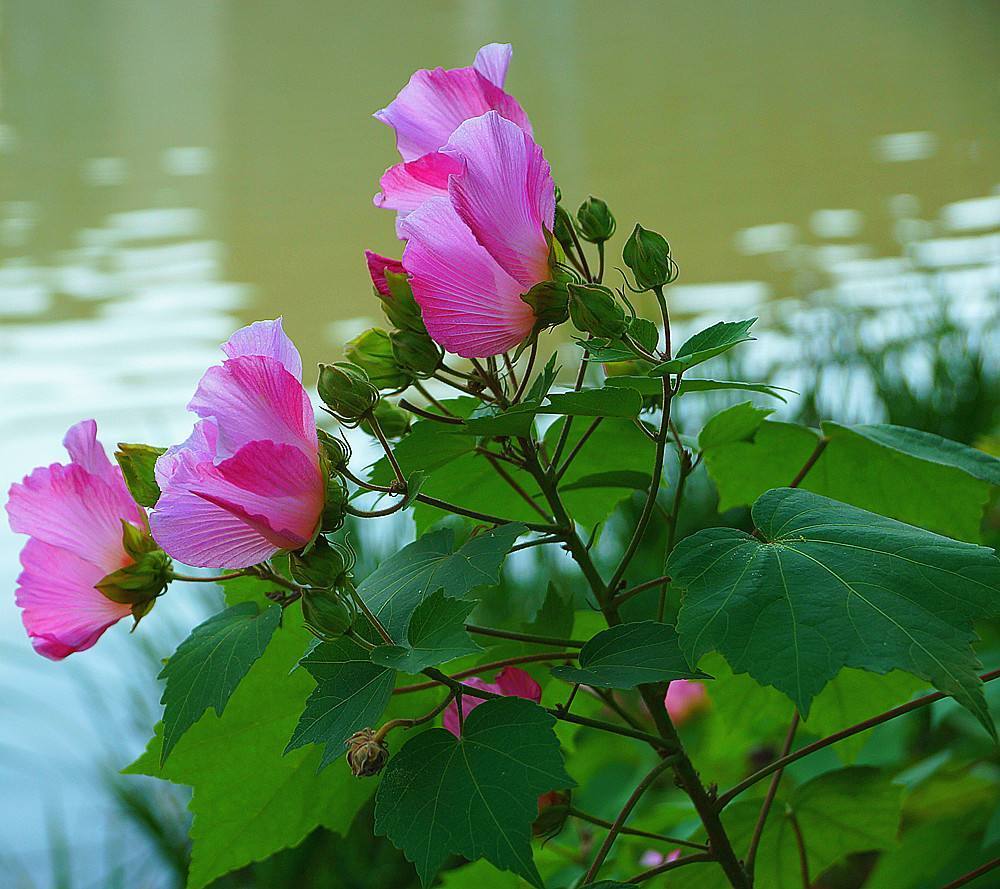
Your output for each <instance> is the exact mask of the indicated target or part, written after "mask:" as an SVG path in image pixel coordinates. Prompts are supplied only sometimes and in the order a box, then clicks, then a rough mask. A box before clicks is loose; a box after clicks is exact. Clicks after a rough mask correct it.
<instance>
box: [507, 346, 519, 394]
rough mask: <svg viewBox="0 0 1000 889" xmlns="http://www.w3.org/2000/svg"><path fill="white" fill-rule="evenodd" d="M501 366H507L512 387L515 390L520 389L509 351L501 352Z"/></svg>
mask: <svg viewBox="0 0 1000 889" xmlns="http://www.w3.org/2000/svg"><path fill="white" fill-rule="evenodd" d="M503 366H504V367H506V368H507V373H508V375H509V376H510V383H511V385H512V386H513V387H514V391H515V392H519V391H520V390H521V386H520V384H519V383H518V382H517V371H516V370H515V369H514V362H513V361H511V360H510V353H509V352H504V353H503Z"/></svg>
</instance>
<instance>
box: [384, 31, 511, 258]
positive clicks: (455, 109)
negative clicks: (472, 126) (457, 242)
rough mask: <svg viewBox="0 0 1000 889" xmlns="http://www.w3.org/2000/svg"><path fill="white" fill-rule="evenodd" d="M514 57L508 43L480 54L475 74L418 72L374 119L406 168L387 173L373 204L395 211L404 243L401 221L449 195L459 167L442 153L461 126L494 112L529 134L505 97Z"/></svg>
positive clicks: (466, 71) (468, 70)
mask: <svg viewBox="0 0 1000 889" xmlns="http://www.w3.org/2000/svg"><path fill="white" fill-rule="evenodd" d="M512 52H513V51H512V49H511V46H510V44H509V43H505V44H500V43H491V44H489V45H488V46H484V47H483V48H482V49H480V50H479V52H478V53H476V60H475V63H474V64H473V66H472V67H471V68H455V69H452V70H450V71H446V70H445V69H443V68H436V69H434V70H433V71H427V70H422V71H417V72H416V73H415V74H414V75H413V76H412V77H411V78H410V82H409V83H408V84H407V85H406V86H405V87H403V89H402V90H401V91H400V93H399V95H398V96H396V98H395V99H394V100H393V101H392V103H391V104H390V105H389V106H388V107H387V108H383V109H382V110H381V111H377V112H376V113H375V117H376V119H378V120H380V121H382V122H383V123H386V124H388V125H389V126H391V127H392V128H393V129H394V130H395V131H396V147H397V148H398V149H399V153H400V155H401V156H402V158H403V163H401V164H397V165H396V166H394V167H390V168H389V169H388V170H386V172H385V174H384V175H383V176H382V179H381V181H380V183H379V184H380V186H381V188H382V190H381V191H380V192H379V193H378V194H377V195H375V198H374V202H375V206H376V207H384V208H386V209H390V210H396V211H397V218H396V225H397V234H398V235H399V236H400V237H401V238H402V237H404V235H403V234H402V232H401V230H400V229H401V226H400V223H401V222H402V220H403V218H405V216H406V215H407V214H408V213H410V212H412V211H413V210H415V209H416V208H417V207H419V206H420V205H421V204H422V203H423V202H424V201H426V200H427V199H428V198H431V197H435V196H442V197H443V196H444V195H446V194H447V191H448V176H449V175H450V174H452V173H457V172H459V171H460V169H461V166H460V164H458V163H457V162H456V161H455V160H454V159H453V158H450V157H448V156H447V155H446V154H442V153H440V149H441V148H442V147H443V146H444V145H445V143H447V141H448V140H449V139H450V138H451V135H452V133H454V132H455V130H456V129H458V127H459V125H461V124H462V123H463V122H464V121H466V120H470V119H472V118H474V117H479V116H480V115H482V114H485V113H486V112H487V111H496V112H498V113H499V114H500V115H502V116H503V117H505V118H506V119H507V120H510V121H513V122H514V123H515V124H517V125H518V126H519V127H521V128H522V129H523V130H524V131H525V132H527V133H529V134H530V133H531V123H530V122H529V121H528V116H527V115H526V114H525V113H524V110H523V109H522V108H521V106H520V105H519V104H518V103H517V100H515V99H514V98H513V97H511V96H509V95H508V94H507V93H505V92H504V91H503V85H504V81H505V80H506V78H507V68H508V66H509V64H510V57H511V54H512Z"/></svg>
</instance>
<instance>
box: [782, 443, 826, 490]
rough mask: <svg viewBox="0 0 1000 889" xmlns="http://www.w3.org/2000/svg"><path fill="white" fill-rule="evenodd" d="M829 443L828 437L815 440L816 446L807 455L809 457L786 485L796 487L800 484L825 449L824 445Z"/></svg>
mask: <svg viewBox="0 0 1000 889" xmlns="http://www.w3.org/2000/svg"><path fill="white" fill-rule="evenodd" d="M829 443H830V439H828V438H826V437H823V438H821V439H820V440H819V441H818V442H816V447H815V449H814V450H813V452H812V453H811V454H810V455H809V459H808V460H806V462H805V463H804V464H803V465H802V468H801V469H800V470H799V471H798V474H797V475H796V476H795V478H793V479H792V483H791V484H790V485H789V486H788V487H790V488H797V487H798V486H799V485H800V484H802V480H803V479H804V478H805V477H806V476H807V475H808V474H809V470H810V469H812V468H813V467H814V466H815V465H816V461H817V460H818V459H819V458H820V457H821V456H822V455H823V451H825V450H826V446H827V445H828V444H829Z"/></svg>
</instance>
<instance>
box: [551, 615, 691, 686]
mask: <svg viewBox="0 0 1000 889" xmlns="http://www.w3.org/2000/svg"><path fill="white" fill-rule="evenodd" d="M552 675H553V676H555V677H557V678H559V679H564V680H566V681H567V682H579V683H581V684H583V685H592V686H596V687H597V688H635V687H636V686H637V685H639V684H641V683H644V682H664V681H669V680H671V679H698V678H702V679H704V678H705V674H704V673H702V672H700V671H698V670H692V669H691V667H690V666H689V665H688V662H687V660H686V659H685V657H684V655H683V654H682V653H681V647H680V643H679V641H678V639H677V633H676V631H675V630H674V628H673V627H672V626H670V625H669V624H663V623H658V622H657V621H655V620H644V621H640V622H638V623H631V624H619V625H618V626H616V627H610V628H608V629H607V630H604V631H603V632H601V633H598V634H597V635H596V636H594V638H593V639H591V640H590V641H589V642H587V644H586V645H584V646H583V648H582V649H580V666H579V667H570V666H566V665H560V666H558V667H553V668H552Z"/></svg>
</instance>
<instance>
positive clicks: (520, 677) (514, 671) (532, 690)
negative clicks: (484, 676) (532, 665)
mask: <svg viewBox="0 0 1000 889" xmlns="http://www.w3.org/2000/svg"><path fill="white" fill-rule="evenodd" d="M496 683H497V686H498V687H499V688H500V694H502V695H506V696H507V697H511V698H525V699H527V700H529V701H534V702H535V703H536V704H537V703H538V702H539V701H540V700H541V699H542V687H541V686H540V685H539V684H538V683H537V682H535V680H534V679H532V678H531V675H530V674H529V673H526V672H525V671H524V670H519V669H518V668H517V667H504V668H503V669H502V670H501V671H500V672H499V673H498V674H497V677H496Z"/></svg>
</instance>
